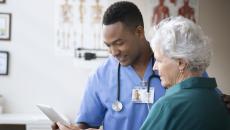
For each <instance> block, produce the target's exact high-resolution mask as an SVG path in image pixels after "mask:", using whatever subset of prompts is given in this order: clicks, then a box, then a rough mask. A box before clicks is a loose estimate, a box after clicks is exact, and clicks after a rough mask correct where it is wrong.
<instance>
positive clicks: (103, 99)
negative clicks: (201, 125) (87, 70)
mask: <svg viewBox="0 0 230 130" xmlns="http://www.w3.org/2000/svg"><path fill="white" fill-rule="evenodd" d="M118 64H119V62H118V61H117V60H116V59H115V58H113V57H109V58H108V59H107V60H106V61H105V62H104V64H102V65H101V66H100V67H99V68H98V69H97V70H96V71H95V73H93V74H92V75H91V76H90V78H89V81H88V83H87V85H86V90H85V93H84V97H83V100H82V103H81V107H80V112H79V113H78V115H77V119H76V122H77V123H79V122H85V123H87V124H89V125H90V126H100V125H103V129H104V130H139V129H140V127H141V125H142V123H143V122H144V120H145V118H146V117H147V115H148V106H147V104H144V103H133V102H132V89H133V88H135V87H136V86H139V85H140V82H141V81H142V79H141V78H140V77H139V76H138V74H137V73H136V72H135V70H134V68H133V67H132V66H127V67H125V66H121V69H120V83H121V85H120V86H121V88H120V101H121V102H122V104H123V109H122V111H120V112H115V111H114V110H113V109H112V103H113V102H114V101H116V99H117V86H118V84H117V80H118V78H117V73H118ZM152 73H153V71H152V59H151V60H150V61H149V63H148V66H147V69H146V70H145V74H144V78H143V79H144V80H145V81H147V80H148V78H149V77H150V76H151V75H152ZM150 84H151V85H150V87H154V91H155V95H154V102H155V101H156V100H158V99H159V98H160V97H161V96H162V95H164V93H165V89H164V88H163V87H162V86H161V84H160V80H159V79H158V78H154V79H152V80H151V83H150Z"/></svg>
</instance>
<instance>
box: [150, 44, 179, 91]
mask: <svg viewBox="0 0 230 130" xmlns="http://www.w3.org/2000/svg"><path fill="white" fill-rule="evenodd" d="M153 52H154V57H155V59H156V61H155V63H154V66H153V70H155V71H158V74H159V76H160V79H161V85H162V86H164V87H165V88H169V87H171V86H172V85H174V84H176V80H177V78H178V73H179V63H178V61H177V60H174V59H171V58H169V57H167V56H166V55H164V54H163V52H162V50H161V49H160V47H159V46H156V47H155V48H154V49H153Z"/></svg>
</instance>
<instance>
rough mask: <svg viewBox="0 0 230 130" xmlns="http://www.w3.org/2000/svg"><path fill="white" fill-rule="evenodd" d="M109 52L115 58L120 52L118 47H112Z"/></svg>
mask: <svg viewBox="0 0 230 130" xmlns="http://www.w3.org/2000/svg"><path fill="white" fill-rule="evenodd" d="M109 50H110V53H111V54H112V55H113V56H117V55H118V54H119V50H118V48H116V47H113V46H111V47H110V49H109Z"/></svg>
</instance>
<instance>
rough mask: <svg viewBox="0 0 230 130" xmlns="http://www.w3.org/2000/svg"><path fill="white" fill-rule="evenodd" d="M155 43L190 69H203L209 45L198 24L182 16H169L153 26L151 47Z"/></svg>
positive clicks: (209, 49)
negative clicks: (186, 64) (183, 61)
mask: <svg viewBox="0 0 230 130" xmlns="http://www.w3.org/2000/svg"><path fill="white" fill-rule="evenodd" d="M156 45H157V46H158V45H159V47H160V48H161V50H162V52H163V53H164V54H165V55H166V56H168V57H170V58H172V59H183V60H185V61H186V62H187V63H188V69H189V70H190V71H201V72H202V71H205V69H206V68H207V67H208V66H209V64H210V58H211V53H212V52H211V46H210V42H209V39H208V38H207V37H206V36H205V35H204V33H203V31H202V29H201V27H200V26H198V25H197V24H195V23H194V22H192V21H190V20H189V19H187V18H184V17H182V16H177V17H169V18H166V19H164V20H162V21H161V22H160V23H159V24H158V25H157V26H155V29H154V33H153V37H152V40H151V47H152V48H155V47H156Z"/></svg>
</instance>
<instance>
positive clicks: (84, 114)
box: [76, 74, 106, 127]
mask: <svg viewBox="0 0 230 130" xmlns="http://www.w3.org/2000/svg"><path fill="white" fill-rule="evenodd" d="M99 86H100V84H99V79H98V76H97V75H96V74H94V75H91V77H90V78H89V80H88V83H87V85H86V89H85V93H84V96H83V99H82V102H81V107H80V111H79V113H78V115H77V119H76V122H77V123H87V124H88V125H89V126H91V127H98V126H100V125H101V124H102V122H103V119H104V115H105V110H106V109H105V107H104V106H103V105H102V103H101V100H100V98H99V96H98V94H97V93H98V92H99V91H100V90H98V89H99V88H100V87H99Z"/></svg>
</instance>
